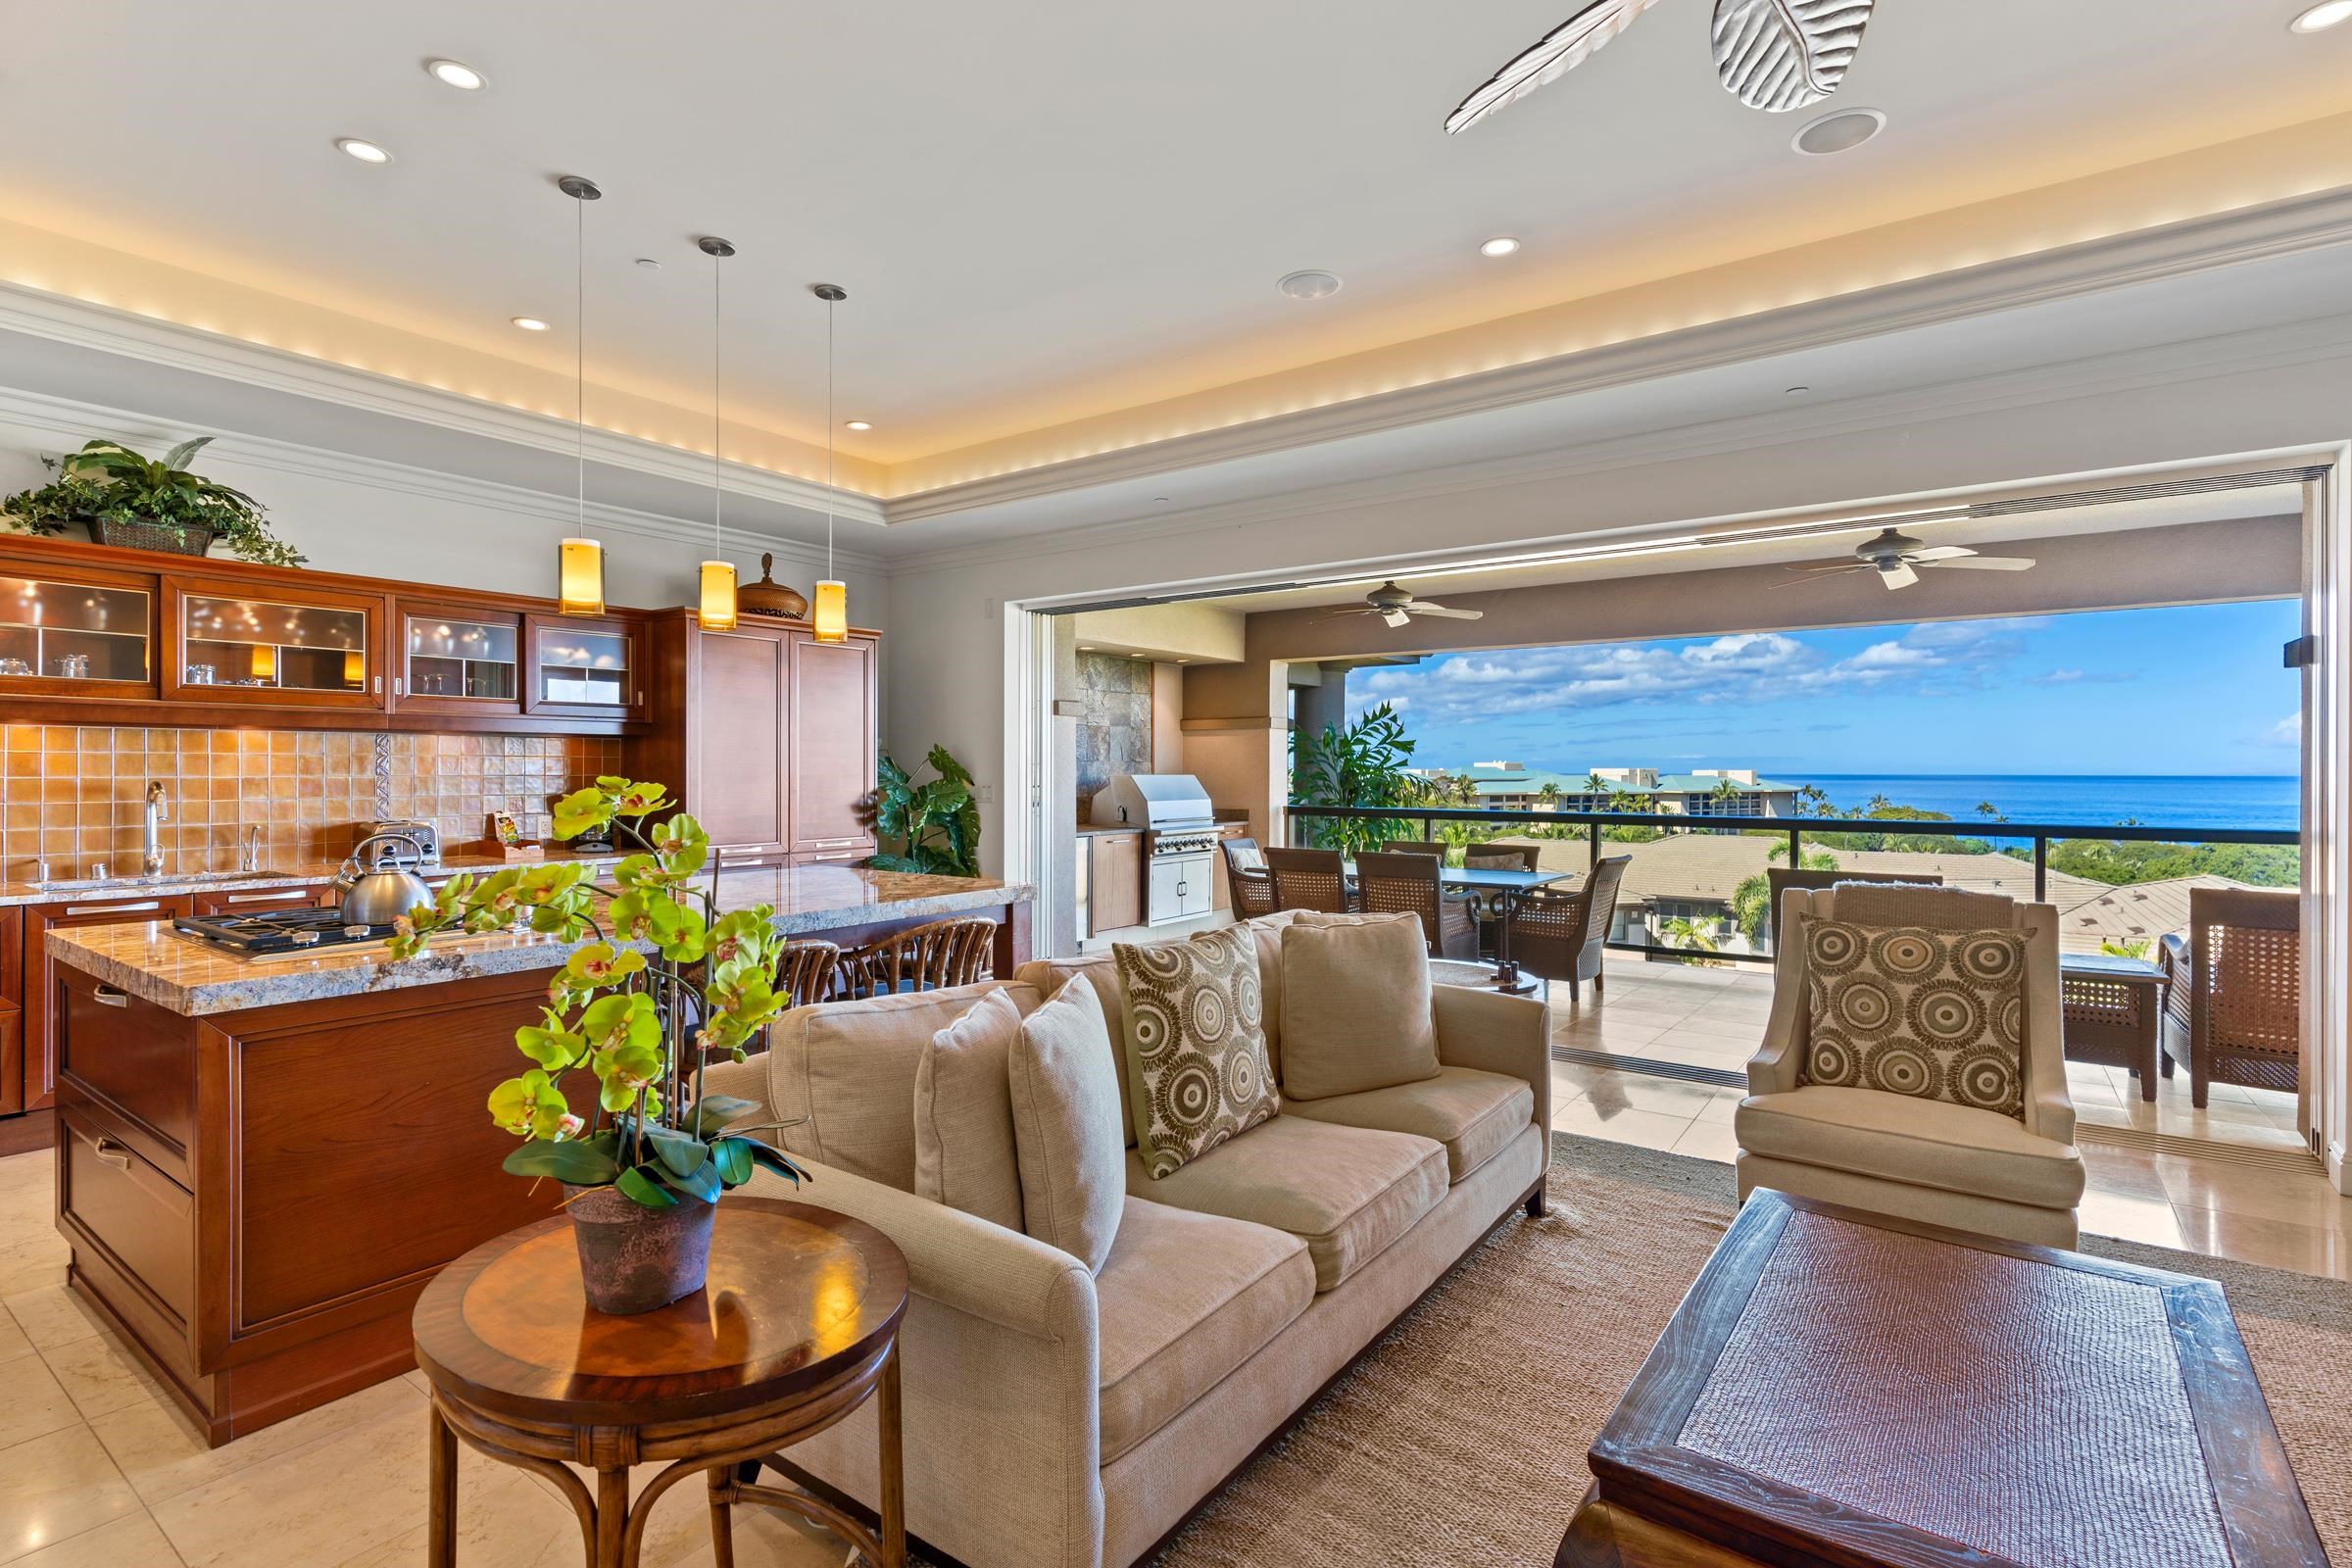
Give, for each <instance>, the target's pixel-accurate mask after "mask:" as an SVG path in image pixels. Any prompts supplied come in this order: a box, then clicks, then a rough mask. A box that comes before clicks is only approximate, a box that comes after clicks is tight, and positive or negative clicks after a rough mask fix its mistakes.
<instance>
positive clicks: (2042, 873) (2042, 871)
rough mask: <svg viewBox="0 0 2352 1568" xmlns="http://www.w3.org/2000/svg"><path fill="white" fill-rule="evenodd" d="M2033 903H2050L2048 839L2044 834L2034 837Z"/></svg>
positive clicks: (2037, 834)
mask: <svg viewBox="0 0 2352 1568" xmlns="http://www.w3.org/2000/svg"><path fill="white" fill-rule="evenodd" d="M2049 902H2050V838H2049V835H2048V834H2046V833H2036V834H2034V903H2035V904H2047V903H2049Z"/></svg>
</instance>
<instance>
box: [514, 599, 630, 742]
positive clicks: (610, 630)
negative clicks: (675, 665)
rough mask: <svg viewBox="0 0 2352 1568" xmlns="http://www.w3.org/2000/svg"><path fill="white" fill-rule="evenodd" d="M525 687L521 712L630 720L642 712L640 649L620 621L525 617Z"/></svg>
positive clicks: (564, 617) (622, 621)
mask: <svg viewBox="0 0 2352 1568" xmlns="http://www.w3.org/2000/svg"><path fill="white" fill-rule="evenodd" d="M523 631H524V634H525V636H526V637H527V639H528V641H529V655H530V667H529V670H528V678H529V683H530V684H529V687H528V689H527V691H526V693H525V695H524V699H523V711H525V712H532V713H572V714H578V715H581V716H583V717H608V718H634V717H636V716H638V715H639V714H640V713H642V712H643V711H644V709H645V694H644V686H645V671H644V661H643V653H644V648H643V643H642V640H641V638H640V636H639V633H638V628H637V627H636V626H634V625H632V624H630V623H629V622H627V621H624V620H613V619H598V618H593V617H587V616H569V615H526V616H525V617H523Z"/></svg>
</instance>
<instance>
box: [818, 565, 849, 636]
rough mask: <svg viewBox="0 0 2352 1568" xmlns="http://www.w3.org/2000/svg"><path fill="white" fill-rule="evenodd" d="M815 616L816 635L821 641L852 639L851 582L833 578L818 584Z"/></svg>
mask: <svg viewBox="0 0 2352 1568" xmlns="http://www.w3.org/2000/svg"><path fill="white" fill-rule="evenodd" d="M813 618H814V619H815V622H816V631H815V633H814V636H815V638H816V640H817V641H818V642H820V643H846V642H848V641H849V640H850V588H849V584H847V583H841V582H835V581H833V580H832V579H831V578H829V577H828V578H827V579H825V580H824V581H823V582H820V583H818V584H817V585H816V606H815V610H814V615H813Z"/></svg>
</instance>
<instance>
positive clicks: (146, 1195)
mask: <svg viewBox="0 0 2352 1568" xmlns="http://www.w3.org/2000/svg"><path fill="white" fill-rule="evenodd" d="M717 898H718V903H719V905H720V907H721V908H722V909H738V908H749V907H754V906H757V905H761V904H765V905H768V906H771V907H773V908H774V909H775V911H776V913H775V923H776V926H777V927H778V929H779V930H781V931H783V932H785V933H787V934H790V935H803V934H808V935H818V934H821V935H822V936H824V937H825V938H826V939H828V940H831V941H836V942H839V943H841V944H843V945H844V946H849V945H854V944H858V943H863V942H868V941H871V940H873V939H874V938H876V937H878V936H881V935H884V934H887V933H889V932H891V931H893V930H898V929H904V928H906V927H908V926H913V925H920V924H923V923H926V922H928V921H930V920H935V919H940V918H943V917H947V916H956V915H975V916H981V917H985V918H988V919H991V920H993V921H994V922H995V923H996V924H997V927H998V934H997V941H996V952H995V966H996V969H997V972H998V973H1000V974H1009V973H1010V972H1011V970H1012V967H1013V965H1014V964H1016V963H1018V962H1020V961H1023V960H1024V959H1026V958H1027V956H1028V946H1029V900H1030V890H1029V889H1028V888H1026V887H1022V886H1017V885H1007V884H1005V883H1001V882H995V881H989V880H986V879H982V878H959V877H933V876H913V875H905V874H901V873H898V872H891V871H877V870H870V869H867V868H865V867H859V866H846V865H839V864H817V865H808V866H794V867H782V868H774V869H764V868H763V869H744V870H737V871H722V872H721V873H720V875H719V877H718V879H717ZM575 946H576V944H571V943H566V942H563V941H560V940H557V939H554V938H550V937H544V936H536V935H531V934H528V933H519V934H496V935H488V936H456V935H449V936H439V937H435V938H434V939H433V941H432V945H431V946H430V948H429V949H428V950H427V951H426V952H425V953H424V954H422V955H420V956H417V957H415V958H411V959H407V960H404V961H402V962H397V963H395V962H393V961H391V960H390V959H388V958H387V957H386V956H385V954H384V949H383V948H382V947H381V946H380V945H375V946H368V945H354V946H352V947H347V948H343V949H339V950H325V951H322V952H320V953H319V954H317V955H315V956H313V955H306V956H301V957H291V956H266V957H256V956H237V955H234V954H231V953H227V952H223V951H220V950H217V949H214V948H211V947H208V946H206V945H204V944H202V943H200V942H198V941H197V940H196V939H194V938H191V937H188V936H186V935H183V934H181V933H179V932H176V931H174V930H173V929H172V926H171V925H170V924H169V923H168V922H163V921H131V922H127V923H123V924H115V925H86V926H77V927H72V928H68V929H60V930H52V931H50V932H49V933H47V937H46V951H47V953H48V955H49V956H51V958H52V959H53V960H54V962H53V970H54V974H55V987H54V1001H55V1005H56V1007H57V1018H58V1026H59V1028H58V1063H57V1067H58V1085H57V1112H58V1114H57V1150H58V1163H57V1195H58V1215H57V1224H58V1229H59V1231H60V1232H61V1233H62V1234H63V1235H64V1236H65V1238H66V1240H67V1241H68V1242H69V1243H70V1244H71V1245H72V1247H73V1263H72V1265H71V1270H70V1274H69V1279H70V1281H71V1283H72V1285H73V1290H74V1291H75V1293H76V1294H77V1295H78V1296H79V1297H80V1298H81V1299H83V1300H85V1301H87V1302H88V1303H89V1304H90V1305H91V1306H92V1307H93V1308H94V1309H96V1310H97V1311H98V1312H99V1313H100V1314H101V1315H102V1316H104V1317H105V1319H106V1320H107V1321H108V1322H109V1323H110V1324H112V1325H113V1326H114V1327H115V1328H117V1329H118V1330H119V1331H120V1332H121V1333H122V1335H123V1338H124V1339H125V1340H126V1341H128V1342H129V1343H130V1344H131V1346H132V1347H133V1348H135V1349H136V1350H137V1352H138V1353H139V1355H140V1358H141V1359H142V1360H143V1361H144V1362H145V1363H146V1365H147V1366H148V1368H149V1369H150V1370H151V1371H152V1372H153V1373H154V1374H155V1375H156V1377H157V1378H158V1380H159V1381H160V1382H161V1383H162V1384H163V1386H164V1387H165V1388H167V1389H168V1390H169V1391H170V1392H171V1393H172V1396H173V1397H174V1398H176V1399H177V1400H178V1401H179V1403H180V1404H181V1405H183V1406H184V1407H185V1408H186V1409H187V1411H188V1412H189V1414H190V1415H191V1416H193V1417H194V1418H195V1421H196V1424H197V1426H198V1427H199V1428H200V1429H201V1430H202V1431H203V1432H204V1433H205V1435H206V1436H207V1438H208V1439H209V1440H210V1441H212V1442H213V1443H216V1444H218V1443H224V1442H226V1441H228V1440H229V1439H231V1438H234V1437H239V1436H242V1435H244V1434H246V1433H249V1432H252V1431H255V1430H258V1429H259V1428H261V1427H265V1426H268V1425H270V1424H271V1423H273V1422H277V1421H282V1420H284V1419H286V1418H287V1417H289V1416H293V1415H297V1414H299V1413H301V1412H302V1411H304V1410H308V1409H312V1408H314V1407H316V1406H318V1405H320V1404H323V1403H326V1402H327V1401H329V1400H331V1399H334V1398H337V1397H341V1396H342V1395H344V1394H347V1393H350V1392H351V1391H353V1390H355V1389H359V1388H363V1387H366V1386H367V1385H368V1384H371V1383H375V1382H378V1381H381V1380H382V1379H384V1378H387V1377H392V1376H395V1375H397V1374H399V1373H401V1372H403V1371H405V1370H407V1369H408V1368H409V1367H410V1366H411V1365H412V1364H414V1362H413V1356H412V1351H411V1341H410V1335H409V1316H410V1313H411V1311H412V1310H413V1308H414V1307H415V1305H416V1302H417V1296H418V1295H419V1294H420V1293H421V1292H422V1291H423V1289H424V1286H425V1285H426V1283H427V1282H428V1281H430V1280H431V1279H432V1277H433V1276H434V1274H435V1273H437V1272H438V1271H439V1270H440V1268H441V1267H442V1265H443V1264H445V1263H447V1262H449V1261H450V1260H451V1259H453V1258H455V1257H458V1256H460V1255H461V1254H463V1253H465V1252H466V1251H467V1250H471V1249H472V1248H474V1247H476V1246H478V1245H480V1244H481V1243H483V1242H485V1241H488V1240H489V1239H491V1238H492V1237H495V1236H499V1235H502V1234H504V1233H505V1232H507V1231H510V1230H513V1229H515V1228H516V1227H517V1226H520V1225H524V1224H528V1223H530V1222H531V1221H533V1220H538V1219H543V1218H545V1217H547V1216H548V1215H550V1214H552V1213H554V1212H556V1210H557V1205H558V1203H559V1202H560V1201H561V1199H562V1196H563V1195H562V1190H561V1189H560V1188H559V1187H558V1186H557V1185H556V1184H555V1183H553V1182H533V1181H529V1180H525V1179H523V1178H520V1177H515V1176H511V1175H509V1174H507V1173H506V1172H505V1171H503V1170H501V1169H500V1168H499V1164H500V1161H501V1160H502V1159H503V1158H504V1157H505V1156H506V1154H507V1153H508V1152H509V1151H511V1150H512V1149H513V1148H514V1139H513V1137H512V1136H511V1135H509V1134H508V1133H506V1132H504V1131H502V1130H501V1129H500V1128H499V1127H498V1126H496V1125H495V1124H494V1123H493V1122H492V1120H491V1118H490V1115H489V1113H488V1110H487V1108H486V1102H487V1100H488V1097H489V1093H490V1091H491V1089H492V1088H493V1087H494V1086H496V1085H497V1084H498V1083H500V1082H501V1081H502V1080H504V1079H507V1078H510V1077H512V1076H514V1075H515V1073H516V1072H517V1071H519V1070H520V1069H521V1067H523V1066H524V1065H527V1063H526V1062H525V1061H524V1059H523V1058H522V1057H521V1056H520V1055H519V1054H517V1053H516V1051H515V1028H516V1026H517V1025H523V1024H531V1023H535V1022H537V1021H539V1018H540V1009H541V1007H542V1006H543V1005H544V1004H545V1002H546V1000H547V977H548V971H550V970H551V969H554V968H555V967H557V966H558V965H560V964H561V963H562V962H563V961H564V957H565V956H567V955H568V954H570V953H571V952H572V951H573V949H574V947H575Z"/></svg>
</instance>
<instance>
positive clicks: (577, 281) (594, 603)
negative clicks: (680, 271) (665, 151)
mask: <svg viewBox="0 0 2352 1568" xmlns="http://www.w3.org/2000/svg"><path fill="white" fill-rule="evenodd" d="M556 189H558V190H560V191H562V192H563V193H564V195H566V196H568V197H570V198H571V199H572V200H573V201H574V202H577V203H578V204H579V205H578V207H577V208H576V209H575V210H574V212H573V214H572V229H571V233H572V240H571V245H572V250H571V269H572V270H571V277H572V303H571V311H572V317H571V340H572V385H573V389H574V390H573V396H574V398H575V399H576V400H577V401H576V402H575V403H574V404H573V417H572V426H573V433H574V435H575V436H576V438H577V439H576V443H575V447H576V452H577V455H578V464H579V529H580V531H579V533H578V534H576V535H574V536H573V537H571V538H569V539H566V540H564V542H563V544H561V545H560V546H558V547H557V564H556V609H557V610H558V611H560V612H561V613H564V614H566V615H601V614H603V613H605V547H604V546H603V545H601V544H599V543H597V542H596V541H595V540H594V539H590V538H588V537H586V534H587V532H588V281H587V277H588V260H587V257H588V204H589V203H590V202H593V201H597V200H600V199H601V198H602V197H603V196H604V194H605V193H604V192H603V191H601V190H598V189H597V188H596V183H595V181H593V180H587V179H582V178H581V177H580V176H579V175H577V174H565V175H564V177H563V178H562V179H559V180H557V181H556Z"/></svg>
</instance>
